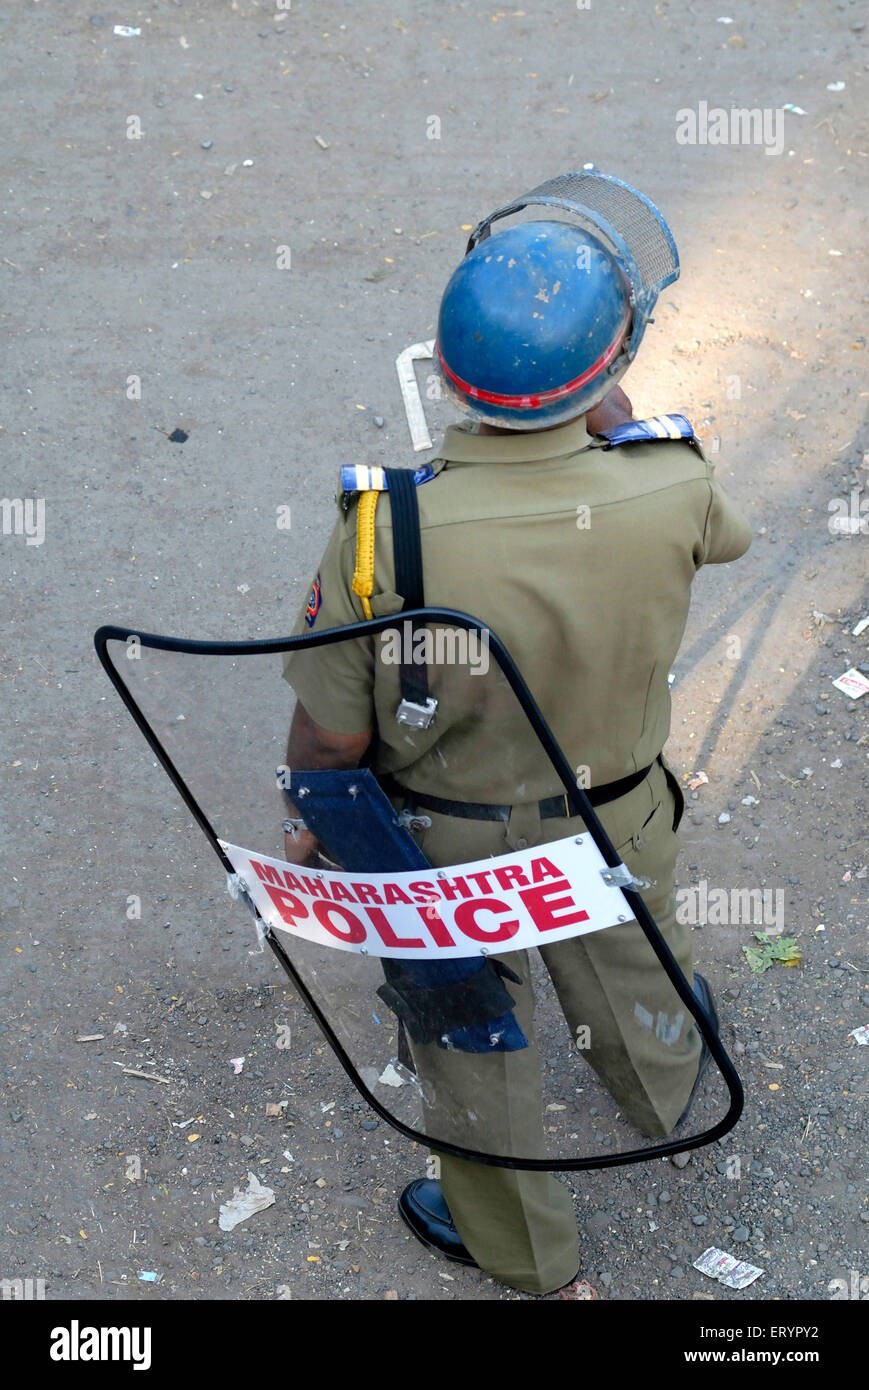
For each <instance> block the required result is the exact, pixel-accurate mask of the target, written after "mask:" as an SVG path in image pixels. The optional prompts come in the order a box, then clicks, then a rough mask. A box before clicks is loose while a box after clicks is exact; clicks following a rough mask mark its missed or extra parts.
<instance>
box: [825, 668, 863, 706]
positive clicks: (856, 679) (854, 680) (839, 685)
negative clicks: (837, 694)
mask: <svg viewBox="0 0 869 1390" xmlns="http://www.w3.org/2000/svg"><path fill="white" fill-rule="evenodd" d="M833 684H834V686H835V687H836V689H837V690H841V691H842V692H843V693H844V694H845V695H850V696H851V699H852V700H859V699H860V696H861V695H865V694H866V691H867V690H869V679H867V678H866V676H864V675H863V672H862V671H858V670H857V668H856V666H852V667H851V668H850V669H849V670H847V671H843V672H842V674H841V676H838V677H837V678H836V680H834V681H833Z"/></svg>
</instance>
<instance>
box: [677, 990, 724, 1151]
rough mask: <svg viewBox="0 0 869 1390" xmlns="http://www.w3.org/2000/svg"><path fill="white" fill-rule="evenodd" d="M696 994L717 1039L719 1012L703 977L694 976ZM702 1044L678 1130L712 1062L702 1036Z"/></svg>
mask: <svg viewBox="0 0 869 1390" xmlns="http://www.w3.org/2000/svg"><path fill="white" fill-rule="evenodd" d="M694 993H695V994H696V996H697V999H698V1000H699V1003H700V1007H701V1008H702V1010H703V1012H704V1013H705V1014H706V1016H707V1017H708V1019H709V1022H710V1023H711V1025H712V1031H713V1032H714V1034H715V1036H716V1038H717V1037H718V1029H719V1024H718V1010H717V1009H716V1007H715V1000H714V999H713V997H712V990H711V989H710V988H709V981H708V980H707V979H706V978H705V977H704V976H703V975H698V974H695V975H694ZM695 1026H696V1025H695ZM700 1044H701V1047H700V1062H699V1064H698V1066H697V1077H696V1079H695V1081H694V1085H693V1086H692V1087H691V1094H690V1096H689V1097H688V1104H687V1105H686V1106H685V1109H684V1110H683V1111H682V1114H681V1115H680V1116H679V1118H678V1120H677V1121H676V1124H675V1126H674V1128H675V1129H678V1128H679V1125H681V1124H683V1123H684V1121H685V1120H687V1118H688V1112H689V1110H690V1109H691V1106H692V1105H693V1104H694V1097H695V1096H696V1095H697V1092H698V1091H699V1089H700V1083H701V1082H702V1080H703V1077H704V1075H705V1073H706V1068H707V1067H708V1066H709V1063H710V1062H711V1060H712V1053H711V1052H710V1051H709V1045H708V1043H707V1042H706V1039H705V1038H704V1037H702V1035H701V1038H700Z"/></svg>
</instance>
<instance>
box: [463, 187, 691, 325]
mask: <svg viewBox="0 0 869 1390" xmlns="http://www.w3.org/2000/svg"><path fill="white" fill-rule="evenodd" d="M529 204H544V205H545V206H548V207H554V208H562V209H563V210H564V211H565V212H568V213H570V215H571V217H572V218H574V219H576V221H578V222H580V223H581V224H582V225H583V226H585V227H586V228H587V229H588V230H589V231H591V232H593V233H594V234H595V235H596V236H602V237H603V238H604V239H605V241H606V242H607V243H608V244H609V245H610V246H611V247H612V248H613V250H614V251H615V253H616V255H617V256H619V258H620V259H621V260H622V262H623V264H624V268H625V271H626V273H627V276H628V279H629V280H630V283H631V288H632V290H633V292H634V296H635V299H636V303H637V306H638V307H639V308H640V309H641V310H643V311H645V310H647V307H648V308H650V307H651V305H653V304H654V300H655V299H656V298H657V296H658V294H659V293H660V292H661V290H662V289H663V288H664V286H665V285H669V284H672V282H673V281H674V280H676V279H677V278H678V275H679V257H678V254H677V252H676V245H675V242H674V241H673V236H672V234H671V232H670V229H669V227H668V226H667V224H666V222H665V221H664V218H663V217H662V215H661V213H660V212H659V211H658V209H657V208H656V207H655V205H654V204H653V203H652V202H650V201H649V199H648V198H646V197H645V196H644V195H643V194H642V193H639V192H638V191H637V190H636V189H635V188H632V187H631V186H630V184H627V183H623V182H622V180H621V179H616V178H613V177H612V176H611V175H609V174H598V173H589V172H581V173H573V174H559V175H558V176H557V177H556V178H553V179H548V180H547V181H546V182H545V183H541V184H539V185H538V187H537V188H533V189H532V190H531V192H530V193H525V194H523V195H522V197H521V198H517V199H516V200H515V201H514V202H512V203H509V204H507V205H506V206H505V207H503V208H499V209H498V210H497V211H496V212H493V213H491V214H490V215H489V216H488V217H486V218H484V219H483V221H482V222H480V223H479V225H478V226H477V227H476V228H475V229H474V231H473V232H472V233H471V237H470V240H469V242H468V249H469V250H470V249H471V248H472V247H473V246H475V245H476V244H477V242H478V241H480V240H481V239H482V238H484V237H486V236H488V235H489V230H490V228H491V224H492V223H493V222H494V221H496V220H498V219H500V218H502V217H509V216H511V215H512V214H515V213H519V212H521V211H522V209H523V208H525V207H527V206H528V205H529Z"/></svg>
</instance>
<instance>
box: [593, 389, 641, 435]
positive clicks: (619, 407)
mask: <svg viewBox="0 0 869 1390" xmlns="http://www.w3.org/2000/svg"><path fill="white" fill-rule="evenodd" d="M633 418H634V407H633V406H632V405H631V403H630V401H629V400H628V398H627V396H626V395H625V393H624V391H623V390H622V388H621V387H620V386H614V387H613V389H612V390H611V391H610V393H609V395H607V396H604V398H603V400H602V401H598V403H597V405H595V406H592V408H591V410H590V411H589V412H588V414H587V415H586V417H585V427H586V429H587V430H588V432H589V434H600V432H601V430H614V429H615V428H616V426H617V425H624V424H627V422H628V420H633Z"/></svg>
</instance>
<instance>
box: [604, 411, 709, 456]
mask: <svg viewBox="0 0 869 1390" xmlns="http://www.w3.org/2000/svg"><path fill="white" fill-rule="evenodd" d="M598 433H599V434H601V435H603V437H604V439H606V440H608V441H609V443H608V444H607V448H609V449H613V448H615V446H616V445H617V444H634V443H636V442H637V441H638V440H645V439H696V438H697V436H696V435H695V433H694V426H693V425H692V424H691V421H690V420H687V419H686V418H685V416H684V415H652V416H650V418H649V419H648V420H628V421H627V423H626V424H624V425H616V427H615V428H614V429H611V430H599V431H598Z"/></svg>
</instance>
